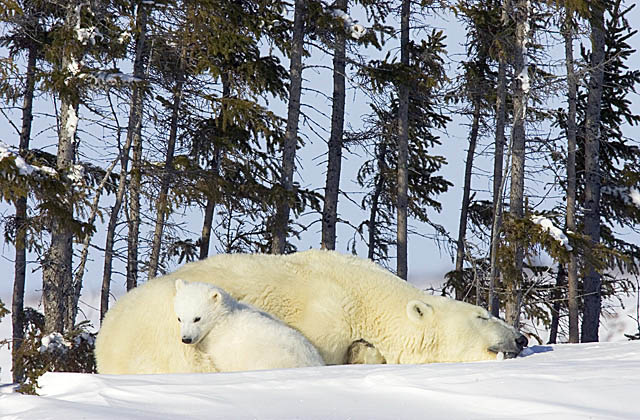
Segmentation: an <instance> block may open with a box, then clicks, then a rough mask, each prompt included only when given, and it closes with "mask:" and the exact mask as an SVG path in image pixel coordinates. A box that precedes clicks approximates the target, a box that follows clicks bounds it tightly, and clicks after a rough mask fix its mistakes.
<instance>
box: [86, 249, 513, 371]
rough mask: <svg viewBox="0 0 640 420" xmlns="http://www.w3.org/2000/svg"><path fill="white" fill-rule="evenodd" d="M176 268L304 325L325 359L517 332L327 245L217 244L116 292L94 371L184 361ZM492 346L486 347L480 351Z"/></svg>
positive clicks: (496, 338) (398, 354)
mask: <svg viewBox="0 0 640 420" xmlns="http://www.w3.org/2000/svg"><path fill="white" fill-rule="evenodd" d="M178 278H182V279H185V280H187V281H199V282H206V283H211V284H215V285H216V286H219V287H221V288H223V289H224V290H226V291H227V292H228V293H229V294H230V295H231V296H233V297H234V298H235V299H237V300H240V301H243V302H246V303H249V304H251V305H253V306H255V307H257V308H259V309H261V310H264V311H266V312H268V313H270V314H273V315H274V316H276V317H277V318H279V319H281V320H283V321H284V322H285V323H287V324H288V325H290V326H292V327H293V328H295V329H296V330H298V331H300V332H301V333H302V334H304V335H305V336H306V337H307V338H308V339H309V341H311V343H312V344H313V345H314V346H315V347H316V348H317V349H318V350H319V352H320V355H321V356H322V358H323V359H324V361H325V362H326V363H327V364H340V363H343V362H344V360H347V357H348V355H347V353H348V349H349V347H350V346H351V344H352V343H354V342H355V341H358V340H365V341H366V342H368V343H370V344H371V345H373V346H374V347H375V349H376V350H377V351H378V352H379V353H380V355H381V356H382V358H384V360H386V362H387V363H430V362H453V361H472V360H485V359H495V358H496V354H495V351H505V352H516V353H517V352H518V351H519V350H520V349H519V348H517V347H516V345H515V343H514V341H515V339H516V338H518V337H519V336H520V334H519V333H518V332H517V331H516V330H515V329H513V328H512V327H510V326H508V325H507V324H505V323H504V322H503V321H501V320H500V319H498V318H494V317H491V316H490V314H489V313H488V312H487V311H486V310H484V309H482V308H480V307H477V306H474V305H469V304H466V303H462V302H458V301H455V300H452V299H448V298H444V297H440V296H433V295H430V294H427V293H425V292H423V291H421V290H419V289H417V288H416V287H414V286H412V285H410V284H409V283H407V282H405V281H403V280H401V279H399V278H398V277H396V276H394V275H393V274H391V273H389V272H388V271H387V270H385V269H383V268H382V267H380V266H378V265H377V264H375V263H373V262H371V261H369V260H365V259H361V258H358V257H353V256H347V255H342V254H339V253H337V252H334V251H319V250H310V251H304V252H298V253H295V254H291V255H269V254H255V255H249V254H228V255H227V254H223V255H217V256H213V257H210V258H208V259H206V260H202V261H197V262H193V263H190V264H186V265H184V266H183V267H181V268H180V269H178V270H177V271H175V272H174V273H171V274H169V275H166V276H163V277H159V278H156V279H153V280H151V281H150V282H148V283H146V284H144V285H142V286H140V287H139V288H137V289H135V290H133V291H132V292H130V293H128V294H127V295H125V296H124V297H122V298H121V299H120V300H119V301H118V302H117V303H116V305H115V306H114V307H113V308H112V309H111V310H110V311H109V312H108V313H107V315H106V317H105V319H104V322H103V325H102V328H101V330H100V333H99V334H98V339H97V341H96V360H97V363H98V371H99V372H101V373H134V372H148V373H152V372H176V371H177V372H183V371H210V370H211V369H213V368H212V367H211V366H208V365H207V361H203V362H202V365H201V366H197V368H195V369H193V370H188V369H192V368H191V366H190V365H189V364H188V363H187V362H185V361H184V359H185V358H186V359H187V360H189V355H186V356H185V355H183V353H184V351H183V349H182V347H184V345H183V344H182V343H181V342H180V341H179V340H177V339H176V337H177V336H178V334H179V332H178V329H179V326H178V323H177V321H176V320H175V315H174V311H173V307H172V305H171V299H172V298H173V294H174V289H175V288H174V281H175V280H176V279H178ZM489 348H491V349H492V350H493V351H489Z"/></svg>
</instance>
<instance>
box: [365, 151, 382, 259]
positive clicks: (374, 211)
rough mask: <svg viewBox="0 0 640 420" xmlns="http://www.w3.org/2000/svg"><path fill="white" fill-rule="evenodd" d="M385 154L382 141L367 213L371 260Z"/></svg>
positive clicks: (369, 255) (371, 257) (374, 248)
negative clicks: (373, 188) (376, 178)
mask: <svg viewBox="0 0 640 420" xmlns="http://www.w3.org/2000/svg"><path fill="white" fill-rule="evenodd" d="M386 154H387V144H386V143H385V142H384V140H383V142H382V144H381V145H380V150H379V152H378V180H377V181H376V186H375V190H374V191H373V197H372V198H371V213H370V214H369V225H368V227H369V252H368V254H367V256H368V258H369V259H370V260H371V261H373V258H374V257H375V250H376V216H377V214H378V205H379V202H380V194H381V193H382V188H383V187H384V177H385V172H386V165H385V163H384V155H386Z"/></svg>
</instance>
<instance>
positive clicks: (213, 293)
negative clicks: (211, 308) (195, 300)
mask: <svg viewBox="0 0 640 420" xmlns="http://www.w3.org/2000/svg"><path fill="white" fill-rule="evenodd" d="M209 297H210V298H211V300H212V301H214V302H217V301H218V300H220V292H219V291H217V290H216V289H212V290H211V291H210V292H209Z"/></svg>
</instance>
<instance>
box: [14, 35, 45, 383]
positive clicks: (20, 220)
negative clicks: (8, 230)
mask: <svg viewBox="0 0 640 420" xmlns="http://www.w3.org/2000/svg"><path fill="white" fill-rule="evenodd" d="M37 56H38V48H37V47H36V46H35V45H32V46H30V47H29V55H28V58H27V79H26V81H25V90H24V102H23V103H22V128H21V130H20V150H19V154H20V156H22V157H25V156H26V154H27V151H28V150H29V141H30V140H31V125H32V124H31V123H32V122H33V95H34V92H35V86H36V60H37ZM26 228H27V197H24V198H19V199H18V200H17V201H16V243H15V246H16V261H15V264H14V267H15V268H14V270H15V277H14V280H13V300H12V303H11V325H12V328H13V333H12V337H11V338H12V343H13V344H12V347H11V355H12V365H11V366H12V369H11V370H12V372H13V382H16V383H18V382H22V380H23V379H24V367H23V365H22V360H21V359H20V357H19V356H18V354H17V350H18V348H19V347H20V345H21V344H22V340H23V339H24V289H25V281H26V273H27V249H26V241H27V232H26Z"/></svg>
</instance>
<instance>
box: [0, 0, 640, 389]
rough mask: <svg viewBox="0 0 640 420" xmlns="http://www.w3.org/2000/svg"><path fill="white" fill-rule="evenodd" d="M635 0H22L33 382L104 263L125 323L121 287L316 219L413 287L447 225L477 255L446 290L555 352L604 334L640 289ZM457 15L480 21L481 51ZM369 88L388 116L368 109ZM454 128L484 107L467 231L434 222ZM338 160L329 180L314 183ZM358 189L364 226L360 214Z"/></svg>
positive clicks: (460, 247) (6, 106)
mask: <svg viewBox="0 0 640 420" xmlns="http://www.w3.org/2000/svg"><path fill="white" fill-rule="evenodd" d="M627 3H629V4H625V2H623V1H621V0H617V1H600V0H599V1H584V0H573V1H569V0H567V1H530V0H527V1H525V0H517V1H514V0H504V1H498V0H493V1H470V0H459V1H457V2H447V1H441V2H431V1H420V2H418V1H414V2H410V1H408V0H402V1H374V0H360V1H348V0H336V1H334V2H332V3H329V2H327V1H323V0H318V1H313V0H312V1H303V0H295V1H290V2H285V1H278V0H273V1H267V0H239V1H218V0H204V1H177V2H176V1H168V0H160V1H146V0H145V1H134V2H127V1H118V0H115V1H106V0H82V1H79V0H70V1H64V2H63V1H56V0H33V1H27V0H2V1H1V2H0V15H1V16H2V26H1V28H2V29H1V32H0V34H1V37H0V45H1V46H2V48H3V49H2V50H1V52H2V57H1V58H0V60H2V65H1V66H0V96H1V98H2V107H1V109H2V116H3V118H4V119H5V123H6V124H5V125H6V127H7V129H6V130H5V131H4V132H3V133H2V137H3V138H2V139H1V140H3V141H4V142H5V143H7V144H11V145H12V146H6V145H5V146H2V150H0V157H1V159H0V198H1V199H2V200H3V201H5V202H8V203H10V204H11V205H12V206H14V208H15V211H13V212H12V214H11V215H7V214H5V215H4V219H3V227H4V232H5V240H6V241H7V242H10V243H11V244H13V246H14V247H15V250H16V254H15V276H14V282H13V301H12V304H11V308H10V311H11V316H12V322H13V337H12V349H13V351H14V379H15V380H16V381H21V380H23V379H24V378H23V376H24V366H23V365H21V364H20V363H21V362H20V360H19V359H20V357H19V355H18V350H19V348H20V345H21V343H22V342H23V340H25V334H31V335H32V336H33V337H36V336H37V334H35V333H34V332H33V328H32V327H33V325H35V324H38V325H39V326H38V328H37V329H38V334H40V337H42V335H45V334H49V333H52V332H57V333H65V334H66V333H69V332H71V331H77V330H76V329H75V327H76V317H77V313H78V303H79V299H80V295H81V292H82V286H83V278H84V275H85V273H86V264H87V261H88V259H89V258H91V259H93V260H96V261H102V262H103V272H102V290H101V303H100V313H101V316H103V315H104V313H105V312H106V311H107V309H108V306H109V298H110V291H111V284H112V281H114V278H117V277H119V276H123V277H124V278H125V279H126V287H127V290H130V289H132V288H134V287H136V285H137V284H138V283H139V282H140V281H143V280H147V279H151V278H153V277H155V276H157V275H160V274H162V273H163V272H165V271H166V270H167V269H168V267H170V266H171V264H172V263H173V264H176V263H183V262H185V261H191V260H194V259H198V258H200V259H201V258H206V257H207V256H208V255H210V254H212V253H214V251H213V250H215V252H272V253H288V252H294V251H295V250H296V249H295V246H294V243H293V242H294V241H292V239H293V238H297V237H300V235H303V234H308V231H309V230H310V229H311V226H312V225H314V224H315V222H319V223H320V225H321V228H320V229H318V230H319V231H320V232H321V236H320V237H319V238H318V240H317V242H318V246H320V247H322V248H325V249H335V247H336V240H337V239H336V231H337V229H336V226H337V225H338V224H343V225H345V226H349V227H350V229H352V232H353V233H352V237H351V238H350V239H349V240H348V241H349V244H350V246H349V248H350V249H351V250H353V252H356V251H357V250H358V249H366V256H367V257H368V258H371V259H373V260H375V261H378V262H380V263H381V264H383V265H385V266H387V267H389V268H390V269H392V270H394V271H395V272H396V273H397V274H398V276H400V277H402V278H404V279H406V278H407V274H408V262H407V254H408V253H407V249H408V244H409V240H410V238H411V237H415V236H416V235H423V236H427V235H432V234H435V235H438V236H439V237H440V238H441V239H443V240H444V241H445V242H447V243H449V244H450V245H451V247H452V249H454V250H455V253H454V254H455V255H454V259H455V264H456V265H455V269H454V270H452V271H451V272H450V273H449V274H448V275H447V283H446V287H445V289H444V293H450V294H452V295H454V296H455V297H456V298H457V299H464V300H467V301H471V302H473V303H477V304H479V305H483V306H486V307H488V308H489V309H490V310H491V312H492V313H494V314H496V315H498V314H500V313H502V314H503V316H504V317H505V318H506V319H507V321H508V322H510V323H512V324H514V325H516V326H518V325H519V324H520V323H521V321H520V319H521V317H525V318H527V319H529V320H534V322H541V323H544V324H545V325H547V326H548V327H549V328H550V330H551V338H550V341H552V342H555V340H556V337H557V335H558V332H559V331H560V333H563V334H565V337H566V340H568V341H570V342H578V341H597V340H598V325H599V319H600V316H601V312H602V299H603V298H605V297H613V296H619V294H620V293H627V292H629V291H632V290H633V287H634V285H633V283H632V282H631V280H630V279H629V278H628V277H625V276H620V275H615V273H624V274H637V272H638V257H639V255H640V254H639V252H640V248H639V246H638V245H637V244H636V243H634V242H633V240H629V235H628V233H629V232H632V233H638V232H637V226H639V222H640V167H639V166H640V148H639V147H638V142H637V141H636V140H634V139H630V138H628V137H626V136H625V134H624V132H623V130H624V129H625V128H628V127H629V126H633V125H636V124H637V123H638V122H640V116H638V115H635V114H634V113H633V112H632V110H631V108H630V99H629V98H628V96H629V94H631V93H633V92H635V84H636V83H638V82H640V71H638V70H630V69H628V68H627V66H626V64H625V63H626V61H627V60H628V58H629V56H630V55H631V54H632V53H633V52H634V50H633V49H632V48H631V46H630V45H629V43H628V42H629V38H631V37H632V36H633V35H634V34H635V30H633V29H632V28H631V27H630V25H629V22H628V21H627V17H626V16H627V14H628V12H629V10H630V9H631V8H633V6H634V4H632V3H633V2H627ZM352 15H357V16H362V18H361V19H360V20H361V23H358V21H356V20H355V19H354V18H352ZM439 16H448V17H449V19H455V20H456V21H457V22H458V23H459V24H461V25H462V27H463V28H464V29H465V30H466V42H465V45H464V48H465V53H466V54H465V56H464V58H463V59H462V60H461V61H459V62H455V61H454V60H453V59H452V58H451V57H449V56H448V55H447V44H446V43H447V40H446V36H447V29H444V30H438V29H435V27H436V26H446V25H443V24H438V20H439ZM318 57H331V58H332V63H331V64H329V63H328V62H326V61H325V62H323V64H322V65H319V64H317V59H318ZM310 67H314V68H315V69H314V70H316V71H315V72H314V71H312V69H311V68H310ZM318 69H319V70H318ZM450 69H456V71H455V72H453V73H452V72H451V71H450ZM322 71H325V72H330V74H331V75H332V82H333V86H332V87H331V86H330V87H325V86H319V85H320V84H321V82H318V81H314V78H316V77H317V78H318V80H320V76H319V74H320V72H322ZM350 90H352V91H353V92H354V95H357V96H358V97H359V98H364V99H362V101H363V103H364V106H362V107H361V108H363V107H364V108H366V111H362V109H354V110H350V109H349V107H350V106H352V104H353V103H352V104H349V103H348V102H347V101H346V99H347V96H348V94H349V91H350ZM311 95H326V98H327V102H328V103H329V104H330V105H329V107H328V108H329V112H325V111H323V110H318V109H316V106H315V105H310V104H309V103H308V100H309V97H310V96H311ZM273 104H284V105H286V107H285V108H284V109H283V111H282V112H276V111H274V109H277V108H278V107H277V106H273ZM310 110H312V111H313V112H310ZM358 113H360V114H362V115H360V114H358ZM345 115H348V116H353V115H358V116H359V117H360V116H361V117H362V123H360V122H357V121H349V120H347V121H345ZM452 121H454V122H455V123H456V124H460V122H461V121H469V131H468V139H469V145H468V153H467V156H466V165H465V172H464V185H463V186H462V187H463V198H462V203H461V209H462V211H461V213H460V229H459V232H458V234H457V238H453V237H452V236H450V234H449V233H448V232H446V231H445V230H444V228H442V226H439V225H437V224H436V223H434V222H433V221H432V218H431V216H430V214H432V213H433V212H434V211H440V209H441V204H440V202H439V201H438V196H439V195H440V194H442V193H444V192H446V191H447V190H448V189H449V188H450V187H452V185H453V184H452V182H451V180H447V179H445V178H444V177H443V176H442V175H440V174H439V170H440V169H441V168H442V166H443V165H445V164H446V161H445V159H444V157H442V156H439V155H437V154H435V153H434V152H433V149H434V146H436V145H440V144H441V143H442V142H444V141H445V140H443V139H442V138H441V136H442V133H443V132H445V130H446V129H447V127H448V126H449V125H450V123H451V122H452ZM350 122H351V123H350ZM308 136H315V137H316V138H320V139H322V140H323V141H326V144H327V148H326V161H323V162H322V163H321V164H319V165H318V166H316V167H300V166H299V165H298V160H297V157H299V151H300V150H301V149H302V148H304V147H308V144H306V142H305V139H306V137H308ZM33 140H38V146H37V147H36V144H34V142H33ZM43 140H46V141H48V142H51V143H53V144H54V147H45V145H43V144H42V143H43ZM447 141H450V140H447ZM346 153H352V154H357V155H358V156H363V157H364V158H362V159H359V160H357V161H358V164H359V165H360V164H361V167H360V169H359V171H358V173H357V176H356V179H355V180H354V181H355V182H356V183H357V185H358V186H359V188H360V190H361V191H360V194H358V195H356V194H353V193H349V192H348V191H347V189H346V188H341V181H342V182H344V180H341V172H342V164H343V162H344V160H345V156H344V154H346ZM478 157H482V158H483V159H482V161H483V162H485V163H486V162H487V161H490V162H491V163H492V167H491V168H489V169H487V168H484V167H483V164H484V163H482V162H477V161H476V160H477V158H478ZM319 171H323V172H326V183H325V185H324V187H323V188H322V189H321V190H322V193H319V192H318V190H316V189H312V188H305V187H303V186H301V185H300V184H299V183H298V182H296V174H299V175H300V176H302V177H304V174H305V173H317V172H319ZM478 179H481V180H484V181H485V183H486V184H490V185H491V188H490V191H487V190H486V189H483V188H479V185H478V184H476V185H473V184H475V183H476V182H477V180H478ZM472 181H473V182H472ZM346 202H352V203H353V202H355V203H356V204H357V205H358V206H359V207H360V208H361V210H362V212H363V214H366V217H364V220H349V219H347V218H345V217H344V216H340V211H339V204H341V205H344V203H346ZM309 214H311V215H312V216H311V217H310V218H309ZM194 215H197V216H194ZM199 215H202V220H200V221H199V222H198V223H199V228H198V229H199V231H200V232H199V233H198V234H192V233H190V232H189V230H188V229H186V228H185V223H186V221H187V220H191V221H193V220H194V218H195V217H198V216H199ZM303 215H305V217H302V216H303ZM309 219H312V221H311V222H309V223H305V222H303V221H304V220H309ZM410 222H411V223H413V224H410ZM413 226H420V228H419V230H416V228H414V227H413ZM426 227H428V229H429V231H426V230H425V229H427V228H426ZM97 228H100V229H103V228H104V230H105V232H104V235H100V241H98V240H97V239H96V235H95V234H96V229H97ZM101 233H102V232H101ZM453 236H456V235H453ZM102 238H104V239H102ZM343 240H344V239H343ZM344 242H347V240H344ZM361 253H362V251H361ZM27 254H29V259H27ZM363 256H364V255H363ZM548 261H552V263H551V264H549V263H548ZM27 264H29V265H30V266H31V268H30V269H32V270H39V271H40V272H41V273H42V307H43V310H44V316H43V317H42V318H41V319H40V318H38V316H37V314H35V315H34V313H33V312H32V311H30V310H25V308H24V294H25V278H26V273H27V266H28V265H27ZM120 270H123V271H124V272H122V271H120ZM3 308H4V306H3V305H1V304H0V311H2V309H3ZM0 315H1V313H0ZM36 319H38V320H40V321H38V322H36V321H34V320H36ZM580 319H582V324H581V326H580V325H579V321H580ZM29 326H31V327H29ZM29 328H32V329H31V330H30V329H29ZM580 331H581V332H580ZM34 334H35V335H34ZM85 342H86V340H84V341H83V343H85ZM83 345H84V344H83ZM38 366H40V368H42V369H44V367H42V366H41V365H38Z"/></svg>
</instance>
